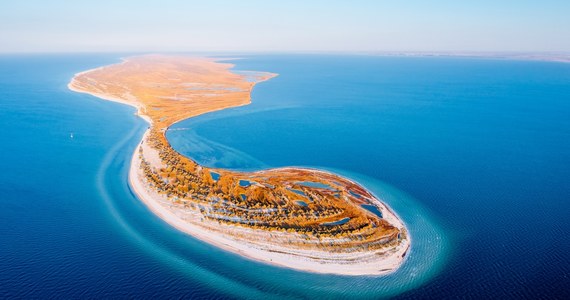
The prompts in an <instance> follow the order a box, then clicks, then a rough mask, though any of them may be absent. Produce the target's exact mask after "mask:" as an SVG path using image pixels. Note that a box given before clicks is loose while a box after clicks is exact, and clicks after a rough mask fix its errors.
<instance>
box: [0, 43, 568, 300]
mask: <svg viewBox="0 0 570 300" xmlns="http://www.w3.org/2000/svg"><path fill="white" fill-rule="evenodd" d="M126 55H127V54H112V55H111V54H108V55H94V54H89V55H3V56H0V128H1V130H0V141H1V146H0V167H1V170H2V172H1V173H0V298H87V297H89V298H232V299H233V298H248V299H298V298H304V299H331V298H345V299H349V298H350V299H377V298H385V297H394V298H400V299H410V298H436V299H441V298H451V299H453V298H472V299H481V298H487V299H508V298H510V299H521V298H531V299H534V298H553V299H555V298H558V299H570V288H569V287H570V237H569V235H568V233H569V231H570V218H569V214H570V64H563V63H552V62H531V61H508V60H492V59H464V58H462V59H459V58H411V57H409V58H404V57H374V56H333V55H266V56H260V55H257V56H247V55H244V56H243V59H240V60H235V61H233V63H235V64H236V67H235V69H236V71H269V72H275V73H279V76H278V77H276V78H273V79H271V80H269V81H267V82H263V83H260V84H259V85H257V86H256V87H255V89H254V92H253V95H252V104H251V105H248V106H244V107H239V108H233V109H227V110H224V111H219V112H214V113H209V114H205V115H202V116H199V117H196V118H193V119H189V120H185V121H182V122H180V123H178V124H175V125H174V126H173V127H172V128H171V130H170V131H169V132H168V134H167V136H168V139H169V140H170V141H171V142H172V144H173V146H174V147H175V149H177V150H179V151H180V152H182V153H183V154H185V155H188V156H189V157H191V158H193V159H196V160H197V161H198V162H200V163H202V164H205V165H208V166H215V167H224V168H232V169H239V170H257V169H263V168H271V167H280V166H308V167H317V168H322V169H326V170H329V171H331V172H335V173H338V174H341V175H343V176H347V177H349V178H351V179H353V180H356V181H358V182H360V183H361V184H363V185H364V186H365V187H367V188H368V189H369V190H371V191H372V192H374V193H375V194H376V195H377V196H378V197H379V198H381V199H382V200H383V201H385V202H387V203H388V204H389V205H390V206H391V207H392V208H393V209H394V210H395V211H396V213H397V214H398V215H399V216H400V217H401V218H402V219H403V220H404V222H405V223H406V225H407V226H408V228H409V230H410V234H411V237H412V249H411V252H410V254H409V257H408V259H407V260H406V261H405V263H404V264H403V266H402V267H401V268H400V269H399V270H398V271H396V272H395V273H393V274H390V275H387V276H382V277H350V276H348V277H347V276H333V275H316V274H309V273H302V272H297V271H293V270H288V269H283V268H277V267H272V266H266V265H263V264H260V263H257V262H253V261H249V260H247V259H244V258H241V257H239V256H237V255H234V254H231V253H227V252H224V251H222V250H219V249H217V248H215V247H213V246H210V245H208V244H205V243H202V242H200V241H198V240H196V239H193V238H192V237H190V236H187V235H185V234H183V233H181V232H178V231H177V230H175V229H173V228H171V227H170V226H169V225H168V224H166V223H164V222H163V221H161V220H160V219H159V218H157V217H156V216H155V215H153V214H152V213H151V212H150V211H149V210H148V209H147V208H146V207H145V206H144V205H143V204H142V203H141V202H140V201H138V200H137V199H136V197H135V196H134V195H133V193H132V192H131V190H130V188H129V186H128V183H127V171H128V168H129V163H130V158H131V155H132V152H133V150H134V149H135V147H136V145H137V143H138V142H139V141H140V138H141V136H142V134H143V132H144V130H145V129H146V128H147V126H148V125H147V124H146V123H145V122H144V121H143V120H142V119H140V118H138V117H136V116H135V115H134V108H131V107H128V106H125V105H121V104H117V103H112V102H107V101H102V100H99V99H97V98H95V97H93V96H89V95H85V94H78V93H75V92H71V91H69V90H68V89H67V87H66V85H67V83H68V81H69V80H70V78H71V77H72V76H73V74H74V73H76V72H80V71H84V70H86V69H90V68H94V67H98V66H101V65H105V64H110V63H115V62H118V61H119V58H120V57H123V56H126ZM233 57H235V56H233Z"/></svg>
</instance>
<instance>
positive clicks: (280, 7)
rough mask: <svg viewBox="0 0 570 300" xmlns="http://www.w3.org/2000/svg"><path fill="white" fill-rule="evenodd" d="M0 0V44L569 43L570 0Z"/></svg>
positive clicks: (368, 48)
mask: <svg viewBox="0 0 570 300" xmlns="http://www.w3.org/2000/svg"><path fill="white" fill-rule="evenodd" d="M0 8H1V9H0V53H38V52H39V53H61V52H137V53H138V52H304V53H307V52H319V53H322V52H331V53H386V52H448V53H452V52H533V53H535V52H556V53H562V52H569V51H570V18H568V17H567V16H568V15H570V3H569V2H565V1H555V0H547V1H541V2H536V3H535V2H529V1H526V2H524V3H522V2H520V1H510V0H509V1H502V2H501V3H493V2H492V1H487V0H484V1H478V2H476V3H456V2H453V1H432V2H431V3H429V4H428V3H424V2H421V1H408V2H406V3H405V4H402V3H379V2H377V1H359V2H358V3H356V4H355V3H352V4H349V3H346V2H341V1H338V2H337V1H328V2H327V1H312V2H311V3H305V2H303V1H288V2H286V3H267V2H263V1H242V2H240V3H235V2H231V1H227V0H216V1H209V2H208V3H201V2H196V1H175V0H165V1H160V2H158V1H132V0H129V1H122V2H121V3H120V4H116V3H113V1H109V0H101V1H97V2H88V1H75V2H72V3H68V2H65V1H61V0H55V1H51V2H50V3H49V4H47V3H44V2H42V1H38V0H31V1H19V2H10V3H4V4H1V5H0Z"/></svg>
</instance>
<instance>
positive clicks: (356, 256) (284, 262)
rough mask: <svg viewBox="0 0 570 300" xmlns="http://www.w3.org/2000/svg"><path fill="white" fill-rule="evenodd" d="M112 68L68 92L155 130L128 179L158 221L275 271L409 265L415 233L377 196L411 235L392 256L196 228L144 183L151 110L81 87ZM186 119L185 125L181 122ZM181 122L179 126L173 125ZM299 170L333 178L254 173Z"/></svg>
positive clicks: (351, 271)
mask: <svg viewBox="0 0 570 300" xmlns="http://www.w3.org/2000/svg"><path fill="white" fill-rule="evenodd" d="M127 62H128V60H127V59H123V62H121V63H118V64H114V65H110V66H117V65H122V64H125V63H127ZM108 67H109V66H103V67H99V68H95V69H91V70H87V71H84V72H80V73H77V74H75V76H74V77H73V79H72V80H71V82H70V83H69V84H68V88H69V89H70V90H72V91H75V92H80V93H86V94H90V95H93V96H95V97H98V98H102V99H104V100H108V101H113V102H117V103H121V104H126V105H130V106H133V107H135V108H136V109H137V113H136V115H138V116H139V117H141V118H143V119H144V120H145V121H147V122H148V123H149V125H150V127H149V128H148V129H147V130H146V131H145V133H144V135H143V138H142V141H141V142H140V143H139V145H138V146H137V148H136V150H135V152H134V153H133V156H132V157H131V164H130V168H129V174H128V178H129V179H128V180H129V186H130V187H131V189H132V190H133V192H134V194H135V195H136V196H137V198H139V200H141V202H143V203H144V205H145V206H146V207H147V208H148V209H149V210H150V211H151V212H153V213H154V214H155V215H156V216H158V217H159V218H160V219H161V220H163V221H164V222H166V223H167V224H169V225H170V226H172V227H174V228H176V229H178V230H180V231H182V232H185V233H187V234H189V235H191V236H193V237H195V238H197V239H199V240H201V241H203V242H206V243H208V244H211V245H214V246H216V247H218V248H221V249H223V250H225V251H228V252H232V253H235V254H238V255H241V256H243V257H245V258H248V259H251V260H254V261H258V262H262V263H265V264H270V265H273V266H278V267H285V268H289V269H294V270H299V271H305V272H311V273H321V274H336V275H371V276H376V275H386V274H389V273H392V272H394V271H396V270H397V269H398V268H399V267H400V266H401V265H402V263H403V261H405V260H406V258H407V254H408V251H410V247H411V238H410V237H409V234H408V232H409V231H408V229H407V227H406V226H405V224H404V222H403V221H402V220H401V219H400V218H399V217H398V216H397V215H396V214H395V213H394V211H393V210H392V209H391V208H390V207H389V206H388V205H387V204H385V203H384V202H382V201H381V200H380V199H379V198H378V197H376V196H373V198H374V199H375V200H377V202H378V203H375V204H376V205H378V206H381V207H382V213H383V214H384V215H385V219H386V220H389V223H390V224H393V225H394V226H397V227H398V228H400V229H401V230H403V231H404V232H405V233H406V237H405V238H404V239H402V242H401V243H399V245H398V246H396V247H394V248H388V249H387V251H386V252H378V251H362V252H357V253H342V254H339V253H335V254H334V255H333V254H331V253H330V252H327V251H322V250H314V249H313V250H310V249H293V248H290V247H284V246H281V245H277V246H276V245H275V244H270V243H266V244H263V243H252V242H246V241H244V240H240V239H239V238H236V237H235V236H234V237H232V236H231V235H229V234H224V233H223V232H217V231H221V230H220V229H219V228H213V227H212V224H209V223H208V222H206V225H205V224H204V223H201V224H195V223H193V222H195V221H196V220H199V219H200V216H199V215H192V216H190V217H189V216H188V215H184V213H183V212H180V211H177V209H176V207H174V205H173V204H172V202H170V201H169V199H168V198H167V197H164V195H161V194H158V193H156V191H153V190H152V188H151V187H150V186H149V185H148V182H145V180H144V179H143V174H141V173H142V171H141V164H142V162H143V160H144V159H148V157H144V154H142V153H143V152H139V150H140V149H141V148H145V147H146V148H145V150H149V149H150V151H151V152H152V151H154V149H151V148H150V147H149V146H148V145H147V144H148V143H147V137H148V135H149V134H150V132H151V129H152V126H153V125H154V122H153V120H152V118H151V117H149V116H148V115H145V114H144V112H146V111H143V109H146V108H145V106H144V105H142V104H141V103H140V102H137V99H136V97H134V96H133V95H130V94H129V95H127V96H131V97H133V100H132V101H129V100H126V99H123V98H120V97H118V96H114V95H109V94H105V93H102V92H98V91H93V90H86V89H84V87H81V86H80V85H79V84H78V81H77V80H76V78H77V76H81V75H83V74H86V73H89V72H92V71H95V70H97V71H100V70H105V68H108ZM273 76H276V74H273V75H272V76H271V77H273ZM271 77H265V78H263V79H262V80H259V81H258V82H261V81H264V80H267V79H269V78H271ZM256 83H257V82H256ZM252 87H253V85H252ZM250 103H251V97H250V94H249V96H248V97H247V101H241V102H240V103H232V104H231V105H225V106H223V107H217V108H215V109H209V110H205V111H198V112H197V113H195V114H193V115H192V116H190V117H194V116H197V115H200V114H203V113H208V112H212V111H217V110H222V109H226V108H230V107H237V106H242V105H248V104H250ZM184 119H187V118H184ZM184 119H180V120H178V121H181V120H184ZM178 121H176V122H178ZM176 122H173V123H172V124H174V123H176ZM172 124H170V125H168V126H165V127H164V128H163V129H162V130H163V131H162V132H163V133H165V132H166V131H167V130H168V128H169V127H170V126H171V125H172ZM146 152H147V151H144V153H146ZM151 156H152V155H151ZM154 156H156V154H154ZM143 157H144V158H143ZM151 160H152V158H151ZM299 170H305V172H307V173H314V174H327V175H328V174H332V173H330V172H327V171H321V170H317V169H306V168H303V169H301V168H294V167H285V168H279V169H267V170H259V171H257V172H254V173H256V174H264V173H271V172H280V171H299ZM333 175H335V176H337V177H339V178H342V179H343V180H345V181H347V182H350V183H351V184H353V185H356V186H358V187H362V186H361V185H360V184H358V183H357V182H354V181H352V180H350V179H347V178H344V177H341V176H339V175H336V174H333ZM208 226H209V227H208ZM230 227H232V226H230ZM231 229H232V230H233V231H234V232H238V233H239V234H241V235H254V236H255V235H258V236H259V237H260V240H262V241H263V240H270V239H272V238H273V237H274V235H280V234H279V233H274V232H273V233H259V232H255V233H254V232H252V231H251V230H249V229H244V228H243V227H237V226H233V227H232V228H231ZM388 250H389V251H388ZM387 252H390V253H387Z"/></svg>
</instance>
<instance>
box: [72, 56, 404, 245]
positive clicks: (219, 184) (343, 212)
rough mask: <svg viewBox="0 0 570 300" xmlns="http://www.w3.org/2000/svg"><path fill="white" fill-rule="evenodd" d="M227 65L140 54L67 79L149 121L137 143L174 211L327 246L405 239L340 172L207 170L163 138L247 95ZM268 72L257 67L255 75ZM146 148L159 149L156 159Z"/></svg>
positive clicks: (248, 84)
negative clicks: (177, 124) (169, 130)
mask: <svg viewBox="0 0 570 300" xmlns="http://www.w3.org/2000/svg"><path fill="white" fill-rule="evenodd" d="M230 67H231V65H230V64H222V63H218V62H215V61H213V60H209V59H192V58H181V57H175V58H172V57H164V56H145V57H138V58H134V59H130V60H128V61H126V62H124V63H122V64H118V65H112V66H108V67H105V68H101V69H96V70H93V71H89V72H87V73H83V74H80V75H77V76H76V77H75V78H74V81H73V82H72V85H73V87H74V88H76V89H79V90H83V91H88V92H91V93H100V94H104V95H107V96H111V97H113V98H118V99H120V100H122V101H125V102H128V103H130V104H133V105H135V106H138V107H139V113H140V114H142V115H146V116H148V117H149V118H150V119H151V121H152V124H151V127H150V132H149V134H148V135H147V138H146V140H145V141H143V143H144V144H145V145H147V146H148V148H147V149H149V150H144V149H145V148H144V147H141V148H139V149H140V150H139V158H140V161H141V169H142V171H143V174H144V178H145V180H146V183H147V184H148V185H150V186H151V187H152V188H153V190H155V191H157V192H158V193H160V194H162V195H164V196H165V197H167V199H169V200H170V201H171V202H172V204H173V205H176V206H177V207H179V209H181V210H192V211H199V212H200V214H201V215H202V219H203V220H204V222H217V223H219V224H220V225H222V226H225V227H226V228H227V229H229V230H231V228H244V227H245V228H249V229H252V230H260V231H269V232H272V231H273V232H282V233H290V240H289V244H291V245H294V246H296V247H300V248H307V249H314V248H319V249H327V250H328V251H332V252H344V251H347V252H352V251H359V250H373V249H379V248H383V247H386V246H388V245H390V246H394V245H397V244H398V243H399V242H400V241H401V240H402V239H406V233H405V231H404V230H403V229H400V228H396V227H394V226H393V225H391V224H390V223H389V222H387V221H386V220H384V219H383V218H382V217H380V216H377V215H375V214H374V213H372V212H370V211H368V210H367V209H365V208H363V207H362V206H361V205H373V206H375V207H377V208H380V206H379V205H378V203H379V201H378V200H377V199H375V198H374V196H373V195H371V194H370V193H369V192H368V191H366V190H365V189H364V188H362V187H361V186H359V185H357V184H355V183H353V182H351V181H349V180H347V179H344V178H342V177H339V176H336V175H334V174H330V173H325V172H321V171H317V170H309V169H296V168H283V169H274V170H265V171H259V172H254V173H246V172H234V171H228V170H222V169H210V168H206V167H203V166H200V165H198V164H197V163H196V162H194V161H193V160H191V159H189V158H187V157H185V156H183V155H181V154H179V153H178V152H176V151H175V150H174V149H173V148H172V147H171V146H170V144H169V143H168V141H167V139H166V138H165V131H166V129H167V128H168V126H170V125H171V124H173V123H175V122H177V121H180V120H182V119H186V118H189V117H192V116H196V115H199V114H202V113H205V112H209V111H213V110H219V109H222V108H226V107H231V106H238V105H244V104H247V103H249V101H250V99H249V97H250V92H251V89H252V88H253V86H254V82H252V81H251V80H247V78H246V77H245V76H242V75H238V74H234V73H232V72H230V71H229V68H230ZM273 76H275V75H274V74H270V73H256V74H255V77H256V81H263V80H267V79H269V78H271V77H273ZM145 151H153V152H155V153H157V154H158V161H153V160H152V159H151V158H150V157H151V154H150V153H145ZM154 160H156V158H155V159H154ZM241 238H244V239H247V238H248V237H247V236H241Z"/></svg>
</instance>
